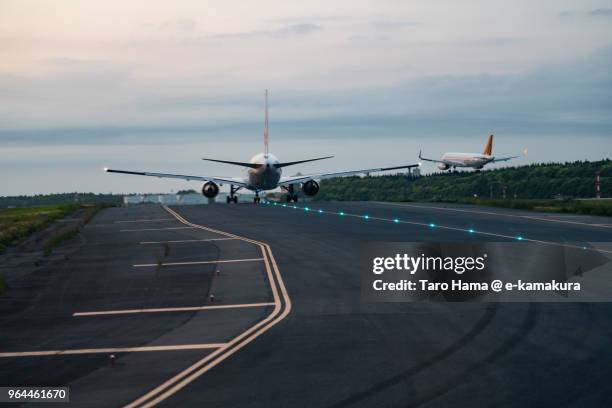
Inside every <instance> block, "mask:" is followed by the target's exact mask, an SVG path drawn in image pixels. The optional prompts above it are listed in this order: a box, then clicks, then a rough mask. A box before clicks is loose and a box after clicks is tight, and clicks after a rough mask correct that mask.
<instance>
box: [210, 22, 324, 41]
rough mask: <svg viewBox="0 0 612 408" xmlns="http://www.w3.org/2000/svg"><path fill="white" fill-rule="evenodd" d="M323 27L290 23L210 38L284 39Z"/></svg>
mask: <svg viewBox="0 0 612 408" xmlns="http://www.w3.org/2000/svg"><path fill="white" fill-rule="evenodd" d="M322 29H323V27H322V26H320V25H319V24H314V23H299V24H288V25H284V26H282V27H279V28H276V29H272V30H253V31H244V32H238V33H228V34H216V35H211V36H209V38H245V39H248V38H276V39H283V38H288V37H294V36H303V35H308V34H311V33H314V32H317V31H320V30H322Z"/></svg>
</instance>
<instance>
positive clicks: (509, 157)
mask: <svg viewBox="0 0 612 408" xmlns="http://www.w3.org/2000/svg"><path fill="white" fill-rule="evenodd" d="M521 156H527V148H524V149H523V154H522V155H518V156H507V157H496V158H495V159H494V160H492V161H491V163H495V162H501V161H508V160H512V159H516V158H517V157H521Z"/></svg>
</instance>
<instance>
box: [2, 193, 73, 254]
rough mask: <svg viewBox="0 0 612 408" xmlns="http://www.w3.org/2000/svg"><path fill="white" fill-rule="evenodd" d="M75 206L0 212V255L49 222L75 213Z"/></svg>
mask: <svg viewBox="0 0 612 408" xmlns="http://www.w3.org/2000/svg"><path fill="white" fill-rule="evenodd" d="M79 208H80V206H79V205H76V204H65V205H49V206H44V207H33V208H9V209H1V210H0V253H1V252H3V251H4V250H5V249H6V248H8V247H9V246H11V245H14V244H16V243H17V242H19V241H21V240H23V239H25V238H26V237H28V236H30V235H31V234H32V233H33V232H35V231H38V230H41V229H43V228H44V227H46V226H47V225H49V224H50V223H51V222H53V221H55V220H57V219H59V218H62V217H65V216H66V215H68V214H70V213H72V212H74V211H76V210H77V209H79Z"/></svg>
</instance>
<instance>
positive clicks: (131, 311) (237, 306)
mask: <svg viewBox="0 0 612 408" xmlns="http://www.w3.org/2000/svg"><path fill="white" fill-rule="evenodd" d="M266 306H274V303H272V302H266V303H241V304H233V305H213V306H210V305H209V306H193V307H158V308H152V309H124V310H103V311H99V312H76V313H73V314H72V316H73V317H80V316H107V315H124V314H136V313H164V312H193V311H201V310H219V309H243V308H250V307H266Z"/></svg>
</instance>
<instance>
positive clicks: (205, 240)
mask: <svg viewBox="0 0 612 408" xmlns="http://www.w3.org/2000/svg"><path fill="white" fill-rule="evenodd" d="M235 239H238V238H208V239H179V240H174V241H143V242H140V245H156V244H157V245H159V244H184V243H189V242H209V241H231V240H235Z"/></svg>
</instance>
